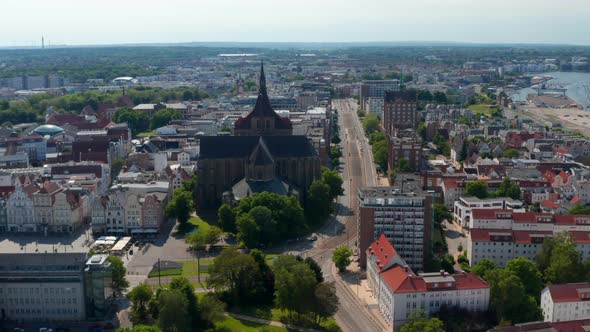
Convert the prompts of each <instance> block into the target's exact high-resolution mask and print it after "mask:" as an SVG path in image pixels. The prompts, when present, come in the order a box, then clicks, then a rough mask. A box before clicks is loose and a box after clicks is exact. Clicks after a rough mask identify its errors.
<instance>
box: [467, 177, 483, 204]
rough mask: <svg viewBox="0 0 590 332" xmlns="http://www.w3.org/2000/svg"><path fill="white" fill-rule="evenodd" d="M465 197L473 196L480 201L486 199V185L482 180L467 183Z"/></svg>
mask: <svg viewBox="0 0 590 332" xmlns="http://www.w3.org/2000/svg"><path fill="white" fill-rule="evenodd" d="M465 196H475V197H477V198H481V199H484V198H486V197H488V183H487V182H485V181H483V180H477V181H470V182H467V184H466V185H465Z"/></svg>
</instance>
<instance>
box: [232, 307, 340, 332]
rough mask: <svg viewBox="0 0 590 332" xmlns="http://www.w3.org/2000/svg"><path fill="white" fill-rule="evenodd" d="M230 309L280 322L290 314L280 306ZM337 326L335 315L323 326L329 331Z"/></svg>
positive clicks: (238, 312) (234, 311) (237, 312)
mask: <svg viewBox="0 0 590 332" xmlns="http://www.w3.org/2000/svg"><path fill="white" fill-rule="evenodd" d="M228 311H229V312H233V313H236V314H241V315H245V316H251V317H257V318H262V319H268V320H273V321H277V322H280V321H281V318H282V317H284V316H287V315H288V313H287V311H286V310H281V309H278V308H276V307H272V306H259V307H245V308H240V307H232V308H231V309H229V310H228ZM295 325H297V324H295ZM335 326H338V323H336V320H335V319H334V317H330V318H328V319H326V321H324V322H323V323H322V327H323V328H324V329H326V330H329V331H334V327H335Z"/></svg>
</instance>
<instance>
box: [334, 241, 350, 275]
mask: <svg viewBox="0 0 590 332" xmlns="http://www.w3.org/2000/svg"><path fill="white" fill-rule="evenodd" d="M351 256H352V250H351V249H350V248H349V247H348V246H345V245H341V246H339V247H337V248H336V249H334V253H333V254H332V261H333V262H334V264H335V265H336V267H337V268H338V270H339V271H340V272H344V271H346V267H347V266H348V265H349V264H350V257H351Z"/></svg>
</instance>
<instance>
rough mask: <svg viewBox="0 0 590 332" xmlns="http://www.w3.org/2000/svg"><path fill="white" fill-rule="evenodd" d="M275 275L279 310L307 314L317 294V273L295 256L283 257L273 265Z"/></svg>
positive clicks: (276, 299)
mask: <svg viewBox="0 0 590 332" xmlns="http://www.w3.org/2000/svg"><path fill="white" fill-rule="evenodd" d="M273 271H274V274H275V301H276V304H277V306H278V307H279V308H281V309H285V310H288V311H289V312H296V313H298V314H304V313H306V312H307V311H308V310H309V308H310V306H311V305H312V301H313V299H314V294H315V286H316V284H317V280H316V278H315V273H314V272H313V271H312V270H311V269H310V268H309V265H307V264H306V263H305V262H300V261H298V260H297V259H296V258H295V256H293V255H281V256H279V257H278V259H277V260H276V261H275V263H274V264H273Z"/></svg>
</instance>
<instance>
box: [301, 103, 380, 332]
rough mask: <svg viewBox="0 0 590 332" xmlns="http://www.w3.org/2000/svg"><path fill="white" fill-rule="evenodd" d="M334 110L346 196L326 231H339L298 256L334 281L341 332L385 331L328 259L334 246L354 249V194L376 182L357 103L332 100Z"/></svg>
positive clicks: (355, 207)
mask: <svg viewBox="0 0 590 332" xmlns="http://www.w3.org/2000/svg"><path fill="white" fill-rule="evenodd" d="M333 107H334V108H335V109H337V110H338V114H339V122H340V138H341V140H342V143H341V145H342V150H343V153H342V155H343V158H344V167H343V171H342V175H343V178H344V180H345V181H344V182H345V183H344V188H345V193H344V195H343V196H341V197H340V200H339V203H340V204H339V208H338V211H337V213H336V217H335V218H334V219H333V220H332V221H331V222H330V223H329V224H328V225H326V226H325V228H326V229H334V230H338V229H339V230H340V231H339V232H336V231H334V233H332V234H333V235H332V234H330V235H331V236H328V237H326V238H322V239H320V240H318V241H317V243H316V244H315V246H314V248H312V249H309V250H305V251H303V252H300V254H302V255H303V256H305V257H313V258H314V259H315V260H316V261H317V262H318V264H320V266H321V267H322V270H323V272H324V276H325V278H326V280H327V281H336V291H337V294H338V298H339V299H340V307H339V309H338V312H337V313H336V315H335V318H336V321H337V322H338V324H339V325H340V327H341V328H342V330H343V331H367V332H373V331H384V330H388V327H387V326H386V325H385V323H384V322H383V321H382V320H381V319H379V318H378V317H375V316H374V314H372V313H371V312H369V310H368V309H367V307H366V304H365V303H361V301H360V300H359V299H358V298H357V297H356V295H355V294H354V293H353V291H352V289H351V287H350V285H349V284H347V282H346V281H343V280H342V278H340V276H339V275H338V271H337V270H336V268H335V266H334V264H333V263H332V260H331V257H332V251H333V249H334V248H336V247H337V246H339V245H342V244H347V245H349V246H351V247H353V246H354V244H355V241H356V238H357V229H358V220H357V216H356V211H357V208H358V200H357V199H356V193H357V192H358V189H359V188H361V187H364V186H374V185H375V184H376V181H377V172H376V170H375V167H374V163H373V156H372V155H371V151H370V148H368V146H369V145H368V142H367V139H366V137H365V136H364V133H363V130H362V127H361V124H360V121H359V120H358V117H357V116H356V110H357V104H356V101H354V100H352V99H348V100H334V101H333Z"/></svg>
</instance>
